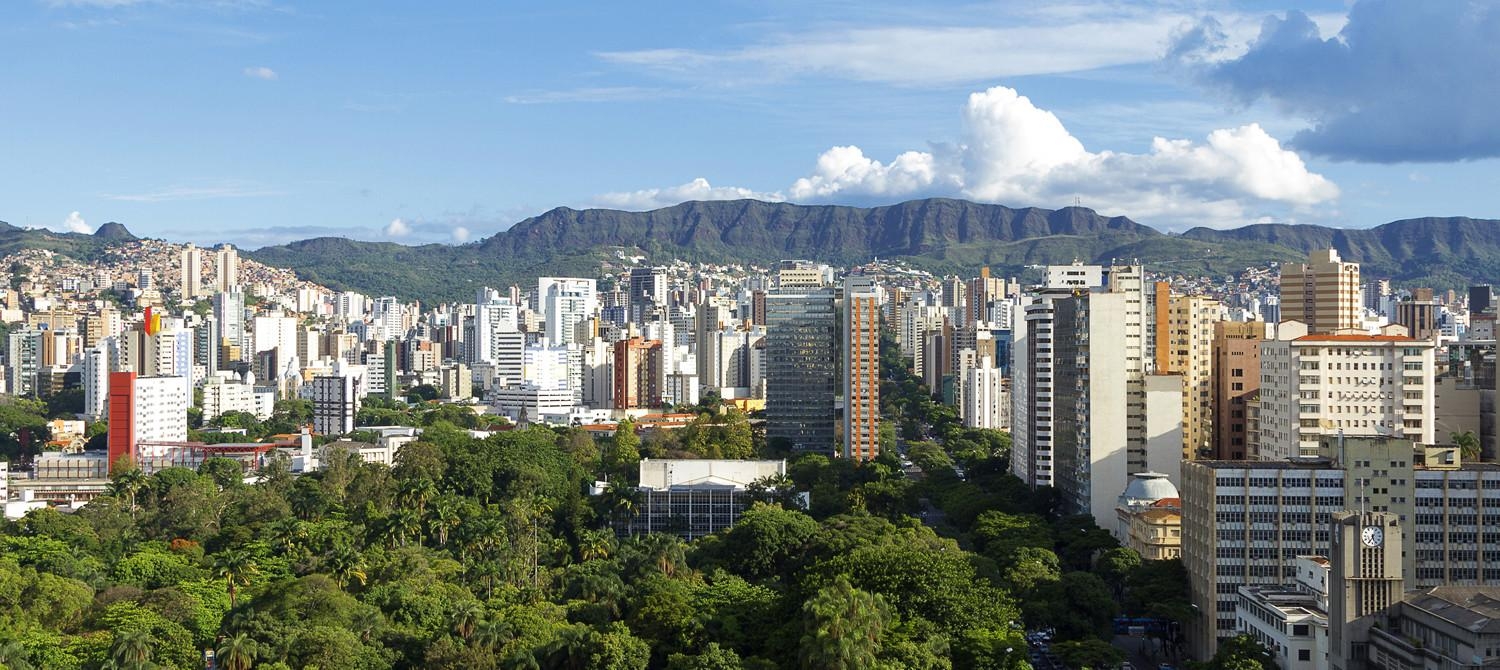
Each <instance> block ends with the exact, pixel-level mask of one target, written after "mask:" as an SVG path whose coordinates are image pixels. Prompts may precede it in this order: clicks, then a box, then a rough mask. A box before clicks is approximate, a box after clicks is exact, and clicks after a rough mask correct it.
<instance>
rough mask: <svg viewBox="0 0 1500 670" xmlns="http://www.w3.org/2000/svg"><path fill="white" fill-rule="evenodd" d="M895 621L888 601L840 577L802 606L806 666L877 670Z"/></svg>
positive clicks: (803, 661)
mask: <svg viewBox="0 0 1500 670" xmlns="http://www.w3.org/2000/svg"><path fill="white" fill-rule="evenodd" d="M892 618H893V613H892V611H891V607H890V605H888V604H886V602H885V599H884V598H882V597H881V596H879V595H877V594H873V593H868V592H865V591H861V590H859V589H856V588H854V586H853V585H852V584H850V583H849V580H848V579H846V578H844V577H843V576H840V577H838V578H836V579H835V580H834V581H833V583H832V584H830V585H829V586H827V587H824V588H823V589H821V590H819V591H818V592H817V594H815V595H814V596H813V597H812V598H810V599H809V600H808V601H807V602H806V603H805V604H804V605H803V606H802V643H801V645H799V647H798V656H799V658H800V659H801V664H802V667H803V668H810V669H811V668H818V669H823V668H827V669H829V670H854V669H857V668H869V667H873V666H874V665H875V659H876V655H877V654H879V653H880V647H881V637H882V635H883V634H884V633H885V631H886V629H887V628H888V627H889V626H890V624H891V620H892Z"/></svg>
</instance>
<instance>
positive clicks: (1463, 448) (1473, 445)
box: [1448, 430, 1479, 461]
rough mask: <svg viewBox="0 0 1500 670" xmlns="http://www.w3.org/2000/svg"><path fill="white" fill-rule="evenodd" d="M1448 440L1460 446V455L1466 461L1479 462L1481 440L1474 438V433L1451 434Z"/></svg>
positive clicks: (1470, 431) (1469, 431)
mask: <svg viewBox="0 0 1500 670" xmlns="http://www.w3.org/2000/svg"><path fill="white" fill-rule="evenodd" d="M1448 438H1449V439H1450V440H1452V441H1453V444H1455V445H1457V446H1458V451H1459V455H1460V456H1462V457H1463V459H1464V460H1465V461H1477V460H1479V438H1478V437H1475V436H1474V431H1472V430H1466V431H1463V432H1462V433H1458V432H1454V433H1449V434H1448Z"/></svg>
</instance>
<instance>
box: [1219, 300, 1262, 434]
mask: <svg viewBox="0 0 1500 670" xmlns="http://www.w3.org/2000/svg"><path fill="white" fill-rule="evenodd" d="M1266 326H1267V324H1266V323H1265V322H1264V321H1220V322H1218V323H1215V324H1214V341H1213V359H1214V369H1213V382H1212V389H1213V416H1214V419H1213V436H1214V438H1213V452H1214V455H1213V458H1216V459H1219V460H1227V461H1241V460H1245V459H1246V458H1248V457H1249V456H1248V454H1249V453H1250V451H1249V445H1250V438H1251V435H1250V431H1249V425H1250V424H1249V408H1248V403H1249V401H1250V400H1251V399H1252V398H1255V397H1256V396H1258V395H1260V343H1261V342H1262V341H1264V340H1265V339H1266Z"/></svg>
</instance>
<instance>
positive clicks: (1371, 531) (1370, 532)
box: [1359, 526, 1385, 547]
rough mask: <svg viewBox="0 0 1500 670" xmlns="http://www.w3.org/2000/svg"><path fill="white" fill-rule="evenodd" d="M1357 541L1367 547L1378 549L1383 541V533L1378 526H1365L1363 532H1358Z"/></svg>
mask: <svg viewBox="0 0 1500 670" xmlns="http://www.w3.org/2000/svg"><path fill="white" fill-rule="evenodd" d="M1359 540H1360V541H1361V542H1364V543H1365V546H1367V547H1378V546H1380V543H1381V542H1383V541H1384V540H1385V531H1383V530H1381V529H1380V526H1365V528H1364V530H1361V531H1360V532H1359Z"/></svg>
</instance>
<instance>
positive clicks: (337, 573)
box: [323, 542, 369, 589]
mask: <svg viewBox="0 0 1500 670" xmlns="http://www.w3.org/2000/svg"><path fill="white" fill-rule="evenodd" d="M323 564H324V566H325V567H327V568H328V574H330V575H332V576H333V581H334V582H336V583H338V585H339V588H341V589H342V588H344V587H346V586H347V585H348V584H349V582H353V581H357V582H359V584H360V586H364V584H365V580H366V579H368V578H369V576H368V575H366V574H365V557H364V556H362V555H361V554H360V553H359V551H358V550H356V549H355V548H354V547H352V546H350V545H349V544H348V543H345V542H340V543H338V544H335V545H334V546H333V548H332V549H330V550H329V551H328V555H327V556H325V557H324V558H323Z"/></svg>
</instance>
